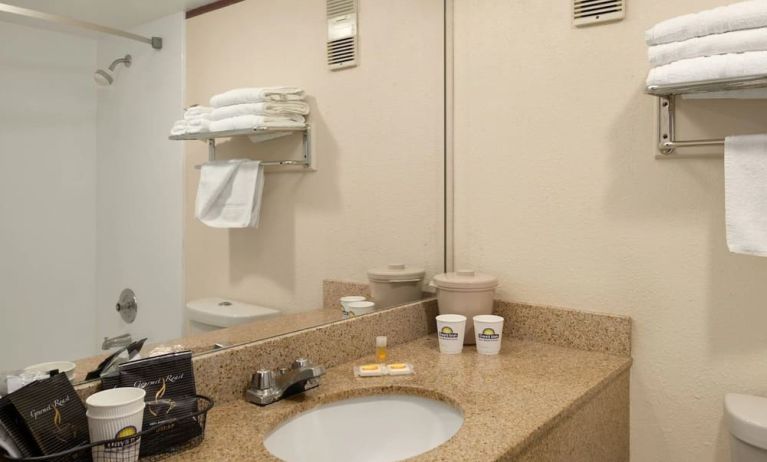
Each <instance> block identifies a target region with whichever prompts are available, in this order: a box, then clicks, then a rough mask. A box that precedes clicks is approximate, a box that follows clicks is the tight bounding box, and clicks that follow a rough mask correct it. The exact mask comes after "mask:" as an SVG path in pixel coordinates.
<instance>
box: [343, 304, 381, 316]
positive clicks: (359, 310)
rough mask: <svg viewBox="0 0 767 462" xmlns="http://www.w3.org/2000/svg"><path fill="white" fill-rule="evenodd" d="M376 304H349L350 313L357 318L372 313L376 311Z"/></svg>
mask: <svg viewBox="0 0 767 462" xmlns="http://www.w3.org/2000/svg"><path fill="white" fill-rule="evenodd" d="M375 308H376V304H375V303H373V302H351V303H349V310H348V311H349V313H350V314H353V315H355V316H359V315H361V314H367V313H372V312H373V311H375Z"/></svg>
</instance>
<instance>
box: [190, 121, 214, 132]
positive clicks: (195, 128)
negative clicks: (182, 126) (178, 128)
mask: <svg viewBox="0 0 767 462" xmlns="http://www.w3.org/2000/svg"><path fill="white" fill-rule="evenodd" d="M209 130H210V121H209V120H208V119H204V118H196V119H189V120H187V121H186V132H187V133H200V132H207V131H209Z"/></svg>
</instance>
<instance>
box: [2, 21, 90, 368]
mask: <svg viewBox="0 0 767 462" xmlns="http://www.w3.org/2000/svg"><path fill="white" fill-rule="evenodd" d="M0 43H3V44H4V45H3V46H0V95H2V110H0V146H1V147H0V197H2V200H0V216H1V217H2V218H1V219H0V339H2V343H1V344H0V369H6V368H16V367H21V366H24V365H27V364H30V363H32V362H38V361H42V360H44V359H59V358H58V357H59V356H61V357H62V359H66V358H70V357H82V356H86V355H88V354H89V353H92V352H93V348H94V344H95V338H96V324H95V318H94V316H93V314H94V306H95V284H96V280H95V275H96V272H95V268H96V245H95V241H96V200H95V197H96V105H97V100H96V92H95V91H94V89H93V79H92V74H93V71H94V66H95V63H96V47H97V43H96V41H95V40H93V39H88V38H83V37H79V36H74V35H68V34H62V33H58V32H50V31H46V30H42V29H39V28H32V27H27V26H21V25H16V24H9V23H2V27H0ZM9 44H12V45H9ZM54 357H55V358H54Z"/></svg>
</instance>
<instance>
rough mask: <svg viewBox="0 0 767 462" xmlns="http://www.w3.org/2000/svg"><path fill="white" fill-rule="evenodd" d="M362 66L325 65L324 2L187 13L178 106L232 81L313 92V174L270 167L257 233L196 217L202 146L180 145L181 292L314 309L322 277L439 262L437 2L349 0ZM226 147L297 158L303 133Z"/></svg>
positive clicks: (237, 153) (260, 2)
mask: <svg viewBox="0 0 767 462" xmlns="http://www.w3.org/2000/svg"><path fill="white" fill-rule="evenodd" d="M359 19H360V66H359V67H357V68H354V69H348V70H343V71H338V72H331V71H330V70H328V68H327V65H326V63H325V40H326V38H327V35H326V34H327V32H326V31H327V25H326V19H325V2H324V1H323V0H312V1H307V0H247V1H244V2H242V3H237V4H235V5H233V6H230V7H226V8H223V9H220V10H218V11H215V12H212V13H209V14H205V15H202V16H199V17H196V18H192V19H190V20H188V21H187V24H188V29H187V37H188V44H187V50H188V72H187V76H188V82H187V84H188V102H189V103H190V104H192V103H207V101H208V99H209V98H210V96H211V95H213V94H215V93H219V92H222V91H225V90H227V89H229V88H233V87H241V86H265V85H298V86H301V87H303V88H305V89H306V91H307V93H308V94H309V95H310V103H311V106H312V114H311V116H310V122H311V123H312V126H313V132H314V138H313V140H312V141H313V145H314V155H315V156H316V158H317V171H316V172H309V173H308V172H298V173H292V172H291V173H285V172H277V173H267V175H266V184H265V185H266V186H265V190H264V204H263V209H262V217H261V227H260V229H258V230H250V229H248V230H231V231H227V230H217V229H210V228H206V227H205V226H203V225H201V224H200V223H198V222H197V221H196V220H195V219H194V218H193V204H194V195H195V190H196V185H197V179H198V172H197V171H195V170H193V169H192V166H193V165H194V164H197V163H200V162H202V161H204V160H205V159H206V156H207V154H206V148H205V146H204V144H203V143H200V142H188V143H187V165H186V167H185V169H186V172H187V188H186V194H187V201H186V216H187V220H186V225H187V231H186V243H185V246H186V259H187V261H186V278H187V289H186V294H187V299H193V298H198V297H205V296H214V295H220V296H225V297H233V298H237V299H241V300H244V301H248V302H253V303H261V304H264V305H267V306H275V307H278V308H282V309H285V310H295V311H300V310H307V309H312V308H319V307H320V306H321V280H322V279H326V278H336V279H339V278H340V279H352V280H358V281H364V280H366V274H365V271H366V269H367V268H370V267H373V266H381V265H384V264H386V263H388V262H394V261H401V262H406V263H410V264H416V265H422V266H426V267H427V270H428V272H429V273H430V274H433V273H434V272H435V271H440V270H441V267H442V251H443V250H442V249H443V241H442V203H443V200H442V174H443V173H442V172H443V161H442V156H443V96H442V95H443V54H442V33H443V21H442V1H440V0H418V1H413V0H395V1H386V2H380V1H375V0H360V18H359ZM221 152H222V153H224V154H225V155H227V156H230V157H242V156H243V153H246V154H247V155H249V156H250V157H252V158H263V159H277V158H286V157H288V158H289V157H291V156H298V155H300V139H299V137H293V138H292V139H282V140H276V141H271V142H268V143H266V144H260V145H253V144H251V143H249V142H248V141H247V140H237V141H233V142H231V143H227V144H226V145H224V148H223V149H222V150H221Z"/></svg>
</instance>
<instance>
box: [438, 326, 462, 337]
mask: <svg viewBox="0 0 767 462" xmlns="http://www.w3.org/2000/svg"><path fill="white" fill-rule="evenodd" d="M439 338H443V339H446V340H455V339H457V338H458V334H456V333H455V332H453V329H451V328H450V327H448V326H445V327H443V328H442V329H440V331H439Z"/></svg>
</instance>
